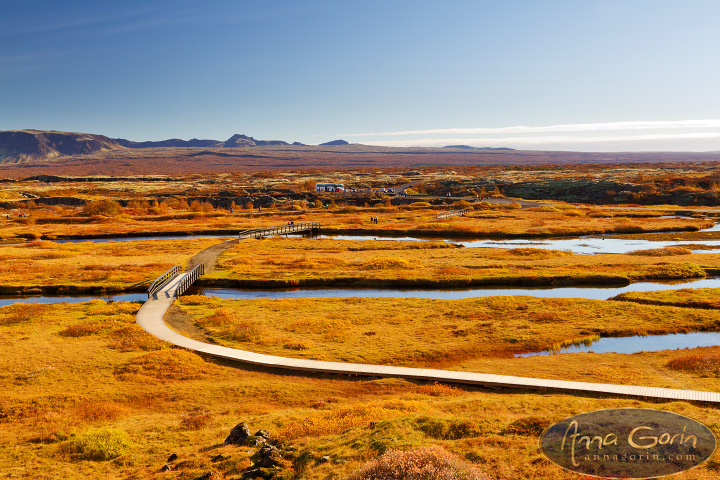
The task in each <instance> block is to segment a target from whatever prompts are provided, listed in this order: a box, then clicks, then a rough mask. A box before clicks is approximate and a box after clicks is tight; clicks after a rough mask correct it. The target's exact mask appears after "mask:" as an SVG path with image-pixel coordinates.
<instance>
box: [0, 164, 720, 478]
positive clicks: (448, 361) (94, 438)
mask: <svg viewBox="0 0 720 480" xmlns="http://www.w3.org/2000/svg"><path fill="white" fill-rule="evenodd" d="M418 177H420V178H419V181H418V182H417V183H415V184H414V185H413V187H412V188H413V191H414V192H415V193H416V194H417V195H423V194H426V193H428V194H437V196H438V197H442V196H444V195H446V194H447V193H451V194H452V195H454V196H455V197H451V200H450V201H445V200H443V201H442V202H441V201H440V200H439V199H438V198H430V197H425V196H423V197H422V198H412V197H410V198H404V199H403V198H400V197H399V196H397V195H389V194H380V193H377V194H376V193H373V194H372V195H367V196H364V197H360V196H358V197H357V198H356V199H353V198H351V197H350V196H345V197H343V196H341V195H335V196H332V195H316V194H315V193H314V191H313V185H314V181H315V180H316V179H318V178H330V179H337V180H338V181H342V182H344V183H346V184H347V185H348V186H350V187H352V188H358V189H363V188H369V187H372V188H380V187H383V186H390V185H400V184H403V183H408V182H411V181H412V182H414V181H415V180H416V179H417V178H418ZM96 180H97V179H96ZM680 180H682V182H683V183H682V184H681V183H680ZM717 180H718V178H716V173H715V169H714V167H713V168H711V166H710V165H706V164H673V165H669V164H668V165H630V166H628V165H626V166H624V168H620V167H619V166H618V167H607V166H606V167H604V168H600V167H598V166H593V165H585V166H579V167H573V168H556V167H551V166H535V167H510V166H493V167H470V166H468V167H458V168H454V169H452V170H450V169H448V168H438V167H432V168H431V167H412V168H411V167H406V168H397V169H385V170H382V171H381V172H380V173H377V171H375V170H373V171H369V170H357V171H333V172H329V171H322V172H321V171H298V172H285V173H281V172H269V171H265V172H258V171H253V172H249V171H248V172H246V173H244V172H238V173H232V174H228V173H218V174H205V175H191V174H185V173H183V174H178V175H175V176H156V177H153V178H149V177H147V178H138V179H125V180H117V179H115V180H112V179H111V180H107V181H93V182H89V181H71V180H68V179H65V180H54V179H53V180H52V181H50V182H46V181H39V180H27V181H18V182H11V181H8V182H5V183H2V184H0V186H1V187H0V214H1V215H2V216H0V222H1V223H2V226H3V228H2V229H0V237H2V242H1V243H0V260H2V261H1V262H0V274H2V279H3V280H2V282H0V293H2V294H4V295H17V294H21V293H22V294H59V293H62V294H65V293H95V294H98V295H102V294H105V293H110V292H142V291H144V288H146V286H147V284H148V283H149V282H150V281H151V280H152V279H153V278H155V277H156V276H157V275H159V274H161V273H162V272H164V271H165V270H167V269H168V268H169V267H171V266H172V265H175V264H179V265H181V266H183V267H185V266H187V265H188V264H189V262H190V261H191V258H192V257H193V256H194V255H195V254H197V253H198V252H199V251H201V250H203V249H206V248H208V247H210V246H212V245H215V244H217V243H219V242H221V241H222V239H221V238H218V237H217V236H234V235H235V234H237V232H239V231H240V230H243V229H247V228H255V227H261V226H269V225H278V224H286V223H287V222H288V221H295V222H301V221H316V222H320V223H321V225H322V232H321V233H323V234H347V235H352V234H372V233H376V232H377V233H382V234H385V235H389V236H395V237H422V238H423V240H422V241H410V240H406V241H383V240H363V241H360V240H339V239H337V238H321V239H307V238H266V239H262V240H243V241H240V242H238V243H237V244H236V245H235V246H233V247H231V248H230V249H228V250H227V251H225V253H223V254H222V255H221V256H220V257H219V258H218V262H217V264H216V268H215V270H214V272H212V273H209V274H207V275H205V276H204V277H202V278H201V285H205V286H210V285H214V286H240V287H245V288H279V287H280V288H287V287H293V288H294V287H312V286H327V287H344V286H353V287H373V288H383V287H398V288H401V287H424V288H452V287H476V286H510V285H513V286H518V285H527V286H560V285H583V284H584V285H609V284H615V285H624V284H628V283H632V282H636V281H643V280H671V279H688V278H703V277H707V276H712V275H717V274H718V273H720V264H719V263H718V262H719V261H718V260H717V259H716V254H714V253H699V252H698V250H705V247H702V248H700V246H699V245H697V244H693V242H696V241H698V240H709V239H719V240H720V232H714V231H699V230H701V229H705V228H708V227H710V226H712V225H713V223H714V222H713V221H712V220H708V219H713V218H717V216H718V213H720V211H716V210H714V209H712V208H704V207H702V205H714V203H712V199H713V198H714V195H715V192H716V190H717V188H716V185H717V182H716V181H717ZM545 181H547V182H549V183H547V184H544V183H543V182H545ZM568 181H572V182H583V181H593V182H595V183H594V184H600V185H601V186H603V187H607V185H606V184H605V183H601V182H607V183H608V184H609V183H612V184H617V185H637V188H635V187H632V188H631V187H627V188H628V189H629V190H617V191H613V193H614V196H612V197H611V196H610V194H609V193H608V192H606V194H607V195H606V196H604V197H602V199H601V200H598V201H596V202H586V203H582V204H580V203H578V204H575V203H574V202H570V201H567V200H566V201H556V199H552V201H551V202H550V201H549V200H551V199H549V198H545V199H538V200H539V201H540V200H542V201H540V203H538V204H535V205H525V206H524V208H521V207H523V205H521V204H520V203H519V202H520V200H519V199H509V200H507V202H505V203H499V202H500V200H503V201H504V198H503V197H502V194H503V193H506V189H507V188H509V186H510V185H511V184H512V185H516V186H517V185H521V184H522V185H521V186H523V188H525V187H528V186H532V184H536V185H540V187H542V188H540V187H538V188H537V189H536V190H535V192H536V194H537V196H542V195H544V194H545V193H547V192H552V191H553V190H552V188H555V187H557V185H559V183H557V182H568ZM552 182H555V183H552ZM651 185H654V188H655V190H654V191H653V190H652V189H651V188H650V186H651ZM528 188H529V187H528ZM607 188H610V187H607ZM613 188H615V187H613ZM623 188H625V187H623ZM543 192H545V193H543ZM567 192H571V190H567ZM622 192H629V193H630V194H632V195H630V196H628V195H627V193H622ZM476 194H477V195H483V196H484V197H486V198H485V200H487V201H486V202H479V201H478V202H475V201H474V198H473V196H474V195H476ZM636 194H637V195H636ZM558 195H559V194H558ZM563 195H565V193H563ZM461 196H462V197H463V198H460V197H461ZM548 196H552V195H548ZM487 197H489V198H487ZM58 198H65V199H70V200H67V201H65V200H63V201H59V200H57V199H58ZM261 198H262V202H268V203H267V205H265V204H263V206H262V207H260V208H258V207H257V206H256V205H255V204H254V203H253V202H256V201H259V199H261ZM598 198H601V197H598ZM617 198H625V199H626V200H622V201H620V200H616V199H617ZM52 199H55V200H52ZM236 199H238V200H237V201H236ZM240 199H242V200H240ZM653 199H654V200H653ZM695 199H697V201H695ZM660 200H662V201H663V205H659V204H658V202H660ZM668 200H672V201H673V203H671V202H669V201H668ZM45 201H47V202H49V203H56V204H45V203H43V202H45ZM675 201H677V202H675ZM57 202H61V203H57ZM62 202H65V203H64V204H63V203H62ZM233 202H235V203H233ZM648 202H649V203H652V202H655V203H656V204H655V205H653V206H639V205H641V204H645V203H648ZM73 203H75V204H73ZM358 203H359V204H358ZM601 204H610V206H611V207H607V208H606V206H607V205H606V206H603V205H601ZM618 204H621V206H618ZM468 205H469V207H470V208H471V209H472V211H471V212H470V213H469V215H467V216H466V217H453V218H448V219H440V220H438V219H437V218H436V214H437V213H438V212H440V211H443V210H446V209H455V208H464V207H466V206H468ZM633 205H635V206H633ZM690 206H692V207H693V208H690ZM325 207H327V208H325ZM230 209H232V212H231V210H230ZM677 213H682V214H683V216H682V217H677V216H675V214H677ZM7 216H9V218H7ZM371 216H373V217H375V216H376V217H378V219H379V222H378V224H377V225H375V224H371V223H370V221H369V218H370V217H371ZM652 232H654V233H652ZM184 234H207V235H216V237H213V238H180V239H175V238H164V237H170V236H176V235H184ZM582 234H605V235H608V236H609V235H610V234H612V235H618V236H629V237H630V238H646V239H664V240H673V241H675V242H677V243H679V246H673V247H667V248H661V249H652V250H648V249H642V250H638V251H634V252H631V253H628V254H597V255H577V254H572V253H570V252H567V251H562V250H558V249H552V248H545V247H544V246H543V245H533V246H523V247H518V248H503V249H494V248H466V247H461V246H458V244H457V243H458V240H460V239H465V240H467V239H473V238H491V239H494V240H497V241H500V242H502V241H503V240H504V239H512V238H522V237H534V238H537V239H545V238H551V237H555V236H576V235H582ZM639 235H642V236H639ZM134 236H143V237H150V238H145V239H134V240H132V241H110V242H90V241H81V242H68V243H59V242H57V240H58V239H68V238H76V239H81V240H82V239H90V238H93V237H104V238H112V237H134ZM155 237H157V238H155ZM716 296H717V291H716V289H679V290H674V291H663V292H637V293H627V294H622V295H620V296H618V297H616V298H614V299H612V300H607V301H601V300H581V299H542V298H535V297H507V296H496V297H487V298H472V299H465V300H425V299H397V298H332V299H283V300H243V301H240V300H221V299H218V298H211V297H204V296H199V295H187V296H184V297H182V298H181V299H180V300H179V301H178V302H177V304H176V305H175V306H174V307H173V309H172V310H171V311H170V314H169V315H168V317H167V321H168V322H169V324H170V325H171V327H172V328H175V329H176V330H178V331H179V332H181V333H183V334H186V335H188V336H192V337H193V338H198V339H202V340H204V341H207V342H213V343H217V344H221V345H227V346H232V347H236V348H241V349H245V350H250V351H255V352H261V353H267V354H272V355H279V356H284V357H293V358H308V359H319V360H334V361H343V362H357V363H373V364H393V365H404V366H413V367H431V368H443V369H452V370H465V371H476V372H485V373H497V374H505V375H521V376H531V377H538V378H549V379H562V380H575V381H581V382H601V383H623V384H628V385H647V386H657V387H664V388H678V389H696V390H706V391H718V390H720V383H719V382H720V377H719V376H718V372H719V371H720V366H719V365H720V362H719V361H718V359H719V358H720V347H710V348H701V349H691V350H682V351H679V350H677V351H676V350H666V351H659V352H641V353H637V354H631V355H622V354H614V353H603V354H599V353H581V354H571V355H542V356H535V357H526V358H520V357H517V358H516V357H515V356H514V355H515V354H518V353H524V352H532V351H542V352H546V353H550V352H552V351H555V350H557V348H558V347H559V346H560V345H569V344H585V343H587V344H590V345H592V343H593V342H594V341H595V340H597V339H598V338H602V337H617V336H634V335H648V334H663V333H680V332H691V331H717V329H718V327H720V314H718V313H717V301H716V298H715V297H716ZM140 305H141V304H140V303H139V302H137V303H132V302H109V301H104V300H94V301H91V302H86V303H76V304H71V303H59V304H39V303H33V300H32V299H28V300H22V301H19V302H16V303H14V304H11V305H6V306H3V307H0V372H1V373H0V378H2V385H3V388H2V391H0V443H1V444H2V445H3V453H2V454H0V471H2V472H3V473H4V474H5V475H7V476H8V477H18V478H19V477H25V478H38V479H55V478H69V479H75V478H77V479H80V478H110V479H112V478H123V479H140V478H142V479H145V478H149V479H169V478H173V479H175V478H178V479H188V480H193V479H196V478H198V477H200V476H202V475H206V474H207V473H208V472H212V473H213V477H211V478H221V479H238V478H241V476H242V475H243V473H244V472H247V471H248V470H249V469H251V468H253V467H254V466H255V465H256V462H257V457H256V456H254V455H255V452H256V450H257V448H251V447H249V446H241V447H238V446H232V445H228V446H226V445H224V444H223V440H224V438H225V437H226V436H227V434H228V432H229V431H230V429H231V428H232V427H233V426H235V425H236V424H238V423H239V422H246V423H248V425H250V428H251V430H252V432H255V431H257V430H259V429H266V430H268V431H269V432H270V433H271V439H272V440H273V441H274V442H277V443H278V444H283V445H285V446H289V447H292V449H291V450H287V452H288V453H286V454H285V455H286V456H285V457H284V458H283V461H282V464H281V468H280V469H278V470H277V471H276V472H275V475H276V477H275V478H285V479H340V478H352V479H356V480H364V479H369V478H378V479H393V478H418V479H424V478H448V479H450V478H467V479H482V480H485V479H493V480H514V479H518V478H523V479H530V480H541V479H544V480H551V479H552V480H554V479H559V480H577V479H579V478H581V477H579V476H577V475H575V474H571V473H567V472H564V471H562V470H561V469H560V468H558V467H556V466H555V465H553V464H551V463H550V462H548V461H547V460H545V459H544V457H542V455H541V454H540V453H539V451H538V447H537V439H538V436H539V434H540V433H541V432H542V431H543V430H544V429H545V428H546V427H547V426H549V425H551V424H552V423H554V422H557V421H559V420H562V419H564V418H566V417H568V416H571V415H575V414H578V413H582V412H587V411H592V410H598V409H603V408H623V407H642V408H659V409H663V410H669V411H673V412H676V413H679V414H682V415H686V416H689V417H692V418H694V419H696V420H698V421H700V422H703V423H704V424H705V425H707V426H708V427H709V428H710V429H711V430H712V431H713V432H714V433H715V434H716V435H720V424H719V423H718V421H717V409H716V407H714V406H709V405H704V404H701V403H689V402H680V401H678V402H674V401H655V400H648V399H642V398H617V397H609V396H603V395H594V394H588V395H585V396H583V395H569V394H562V393H557V392H546V391H529V390H527V391H525V390H490V389H483V388H478V387H468V386H459V385H446V384H435V383H427V382H420V381H417V382H416V381H407V380H402V379H380V378H359V377H343V376H333V375H321V374H310V375H307V374H301V373H288V372H283V371H278V370H273V369H266V368H260V367H251V366H247V365H241V364H237V363H233V362H229V361H224V360H218V359H212V358H209V357H204V356H201V355H198V354H196V353H193V352H190V351H186V350H183V349H178V348H173V347H171V346H170V345H168V344H166V343H164V342H162V341H160V340H157V339H156V338H154V337H152V336H150V335H148V334H147V333H146V332H145V331H144V330H142V328H140V327H139V326H138V325H137V324H136V323H135V314H136V313H137V310H138V309H139V308H140ZM178 319H181V320H182V321H180V320H178ZM171 454H176V455H177V458H176V459H173V460H170V456H171ZM166 465H167V469H164V467H165V466H166ZM163 470H164V471H163ZM719 471H720V461H719V460H718V458H717V455H716V456H715V457H713V458H712V459H711V460H710V461H709V462H708V463H706V464H704V465H703V466H701V467H699V468H697V469H695V470H693V471H692V472H691V473H688V474H680V475H676V476H674V477H673V478H677V479H681V480H689V479H698V480H710V479H715V478H717V477H718V472H719ZM398 472H402V477H398V476H397V475H398ZM393 475H395V476H393ZM412 475H415V476H412Z"/></svg>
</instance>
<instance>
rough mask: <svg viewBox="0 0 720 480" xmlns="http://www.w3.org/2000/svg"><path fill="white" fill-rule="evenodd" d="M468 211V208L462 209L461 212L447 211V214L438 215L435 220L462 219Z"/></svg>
mask: <svg viewBox="0 0 720 480" xmlns="http://www.w3.org/2000/svg"><path fill="white" fill-rule="evenodd" d="M470 210H471V209H470V208H463V209H462V210H448V211H447V212H440V213H438V214H437V218H447V217H464V216H465V215H466V214H467V213H468V212H470Z"/></svg>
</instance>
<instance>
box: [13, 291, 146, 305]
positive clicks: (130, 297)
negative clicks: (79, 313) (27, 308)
mask: <svg viewBox="0 0 720 480" xmlns="http://www.w3.org/2000/svg"><path fill="white" fill-rule="evenodd" d="M92 300H105V301H112V302H138V301H142V302H144V301H145V300H147V293H125V294H117V295H102V296H99V295H98V296H64V297H61V296H52V295H38V296H29V295H23V296H18V297H0V307H4V306H5V305H12V304H13V303H84V302H90V301H92Z"/></svg>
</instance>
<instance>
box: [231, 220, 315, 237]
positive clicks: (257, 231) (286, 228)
mask: <svg viewBox="0 0 720 480" xmlns="http://www.w3.org/2000/svg"><path fill="white" fill-rule="evenodd" d="M318 230H320V224H319V223H318V222H301V223H295V222H290V223H288V224H287V225H278V226H274V227H263V228H253V229H250V230H244V231H242V232H240V238H241V239H242V238H264V237H272V236H274V235H288V234H290V233H302V232H311V233H314V232H317V231H318Z"/></svg>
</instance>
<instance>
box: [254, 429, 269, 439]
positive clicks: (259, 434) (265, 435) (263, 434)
mask: <svg viewBox="0 0 720 480" xmlns="http://www.w3.org/2000/svg"><path fill="white" fill-rule="evenodd" d="M255 436H256V437H262V438H270V432H268V431H267V430H265V429H264V428H261V429H260V430H258V431H257V433H256V434H255Z"/></svg>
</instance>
